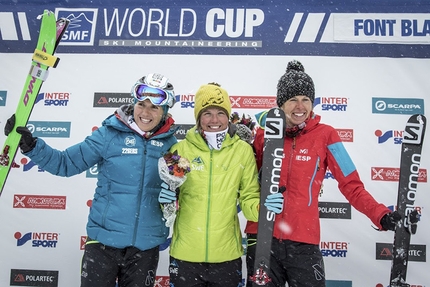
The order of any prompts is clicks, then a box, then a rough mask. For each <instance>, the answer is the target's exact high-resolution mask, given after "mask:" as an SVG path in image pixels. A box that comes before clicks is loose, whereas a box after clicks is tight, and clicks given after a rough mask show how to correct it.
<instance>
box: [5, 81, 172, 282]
mask: <svg viewBox="0 0 430 287" xmlns="http://www.w3.org/2000/svg"><path fill="white" fill-rule="evenodd" d="M131 94H132V96H133V97H134V100H135V104H129V105H123V106H121V107H120V108H118V110H116V111H115V113H114V114H113V115H111V116H109V117H108V118H107V119H106V120H104V122H103V125H102V126H101V127H100V128H99V129H97V130H95V131H94V132H93V133H92V134H91V135H90V136H88V137H87V138H85V140H84V141H83V142H81V143H78V144H76V145H74V146H71V147H69V148H67V149H66V150H64V151H59V150H56V149H53V148H51V147H50V146H49V145H47V144H46V143H45V141H44V140H42V139H41V138H34V137H33V136H32V134H31V132H30V131H29V130H28V129H27V128H26V127H18V128H17V129H16V130H17V132H18V133H20V134H21V135H22V137H21V142H20V148H21V150H22V152H23V153H24V154H25V156H28V157H29V158H31V160H32V161H33V162H35V163H36V164H37V165H38V166H39V167H40V168H42V169H43V170H45V171H48V172H50V173H52V174H54V175H58V176H65V177H69V176H73V175H76V174H79V173H81V172H83V171H85V170H87V169H89V168H90V167H92V166H94V165H96V164H97V167H98V176H97V187H96V190H95V194H94V199H93V203H92V206H91V209H90V213H89V216H88V223H87V235H88V238H87V243H86V245H85V251H84V255H83V260H82V270H81V287H95V286H97V287H113V286H115V281H116V279H117V278H118V286H119V287H131V286H133V287H137V286H148V285H146V284H145V282H154V279H155V275H156V271H157V266H158V259H159V247H158V246H159V245H160V244H162V243H164V242H165V241H166V239H167V236H168V234H169V230H168V228H167V227H166V226H165V224H164V222H163V220H162V217H163V216H162V212H161V209H160V205H159V202H158V194H159V193H160V189H161V187H160V185H161V183H162V181H161V179H160V177H159V175H158V167H157V166H158V159H159V158H160V157H162V156H163V155H164V154H165V153H166V152H168V151H169V149H170V147H171V146H172V145H173V144H175V143H176V142H177V140H176V138H175V137H174V133H175V129H174V128H173V124H174V120H173V119H172V118H171V117H170V115H169V114H168V110H169V108H171V107H172V106H173V105H174V103H175V96H174V91H173V86H172V84H171V83H169V80H168V79H167V78H166V77H164V76H163V75H160V74H149V75H147V76H145V77H143V78H141V79H140V80H139V81H137V83H136V84H135V85H134V86H133V87H132V90H131ZM13 126H14V123H11V122H10V121H9V127H6V128H5V132H6V133H7V130H9V131H10V130H11V129H12V128H13ZM151 277H152V278H151Z"/></svg>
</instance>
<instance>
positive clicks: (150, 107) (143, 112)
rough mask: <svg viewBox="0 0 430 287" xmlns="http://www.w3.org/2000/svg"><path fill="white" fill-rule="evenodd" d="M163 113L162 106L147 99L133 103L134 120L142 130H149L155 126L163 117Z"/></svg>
mask: <svg viewBox="0 0 430 287" xmlns="http://www.w3.org/2000/svg"><path fill="white" fill-rule="evenodd" d="M163 114H164V110H163V108H162V107H161V106H156V105H154V104H153V103H151V101H150V100H149V99H146V100H144V101H141V102H137V103H136V104H135V105H134V113H133V115H134V121H135V122H136V124H137V126H138V127H139V128H140V129H141V130H142V131H144V132H149V131H151V130H152V129H153V128H155V127H156V126H157V125H158V124H159V123H160V121H161V119H162V118H163Z"/></svg>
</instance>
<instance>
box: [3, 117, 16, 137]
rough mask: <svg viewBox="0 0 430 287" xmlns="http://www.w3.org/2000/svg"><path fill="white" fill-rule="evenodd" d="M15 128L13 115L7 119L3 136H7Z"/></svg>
mask: <svg viewBox="0 0 430 287" xmlns="http://www.w3.org/2000/svg"><path fill="white" fill-rule="evenodd" d="M14 126H15V114H13V115H12V116H11V117H10V118H8V119H7V121H6V125H5V126H4V135H5V136H8V135H9V134H10V132H11V131H12V130H13V127H14Z"/></svg>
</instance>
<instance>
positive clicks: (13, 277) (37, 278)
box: [10, 269, 58, 287]
mask: <svg viewBox="0 0 430 287" xmlns="http://www.w3.org/2000/svg"><path fill="white" fill-rule="evenodd" d="M10 285H11V286H38V287H58V271H51V270H27V269H11V270H10Z"/></svg>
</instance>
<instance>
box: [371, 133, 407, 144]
mask: <svg viewBox="0 0 430 287" xmlns="http://www.w3.org/2000/svg"><path fill="white" fill-rule="evenodd" d="M375 136H376V137H377V138H378V144H382V143H385V142H386V141H388V140H389V139H391V138H392V139H393V143H394V144H402V142H403V131H395V130H389V131H386V132H383V131H381V130H376V131H375Z"/></svg>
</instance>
